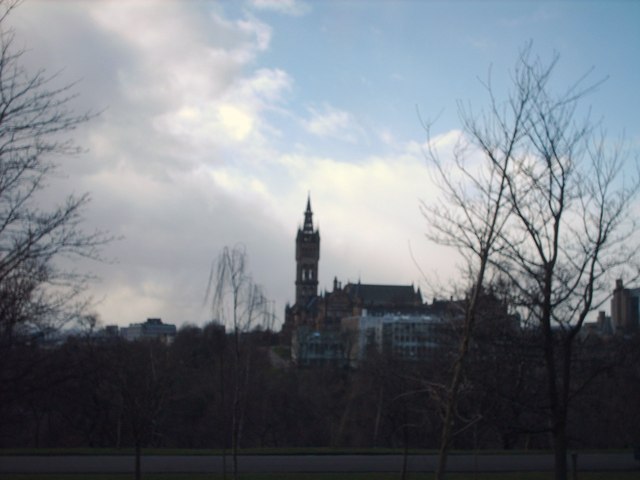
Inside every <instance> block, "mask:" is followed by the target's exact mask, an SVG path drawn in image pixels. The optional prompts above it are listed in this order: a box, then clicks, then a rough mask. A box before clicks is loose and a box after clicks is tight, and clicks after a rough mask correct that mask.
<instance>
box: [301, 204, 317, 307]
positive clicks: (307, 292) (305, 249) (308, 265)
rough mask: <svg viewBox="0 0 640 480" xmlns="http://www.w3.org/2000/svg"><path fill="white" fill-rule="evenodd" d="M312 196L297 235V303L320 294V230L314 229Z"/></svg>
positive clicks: (305, 301)
mask: <svg viewBox="0 0 640 480" xmlns="http://www.w3.org/2000/svg"><path fill="white" fill-rule="evenodd" d="M312 217H313V213H312V212H311V196H309V197H307V210H306V211H305V212H304V225H303V226H302V228H299V229H298V235H297V236H296V304H297V305H300V306H304V305H307V304H308V303H309V300H311V299H312V298H314V297H316V296H317V295H318V260H320V232H319V231H318V230H314V229H313V219H312Z"/></svg>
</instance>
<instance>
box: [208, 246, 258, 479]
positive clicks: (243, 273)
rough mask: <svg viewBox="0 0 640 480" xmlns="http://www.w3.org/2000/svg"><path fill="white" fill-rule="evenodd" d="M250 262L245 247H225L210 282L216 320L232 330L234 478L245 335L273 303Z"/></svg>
mask: <svg viewBox="0 0 640 480" xmlns="http://www.w3.org/2000/svg"><path fill="white" fill-rule="evenodd" d="M247 262H248V257H247V252H246V250H245V248H244V246H242V245H236V246H235V247H234V248H228V247H225V248H224V249H223V250H222V252H221V254H220V256H219V257H218V259H217V261H216V263H215V266H214V268H213V269H212V271H211V277H210V280H209V290H210V291H212V311H213V315H214V318H216V319H217V320H218V321H219V322H221V324H222V325H225V326H228V327H229V328H230V329H231V337H232V342H231V346H230V347H231V349H232V352H233V356H232V359H233V364H232V365H231V369H232V375H233V377H232V378H233V391H232V392H231V393H232V398H233V406H232V408H231V449H232V455H233V476H234V478H237V475H238V448H239V445H240V440H241V435H242V426H243V421H244V409H245V404H246V394H247V390H248V384H249V375H250V366H251V353H252V350H251V348H248V347H249V345H247V344H246V342H243V339H244V338H248V337H246V336H245V335H243V334H246V333H247V332H249V330H251V329H252V328H255V327H256V326H258V325H259V324H263V323H266V322H269V321H270V312H269V311H268V307H269V303H268V302H267V300H266V298H265V296H264V294H263V292H262V289H261V288H260V287H259V286H258V285H256V284H255V283H254V282H253V280H252V278H251V276H250V274H249V269H248V265H247Z"/></svg>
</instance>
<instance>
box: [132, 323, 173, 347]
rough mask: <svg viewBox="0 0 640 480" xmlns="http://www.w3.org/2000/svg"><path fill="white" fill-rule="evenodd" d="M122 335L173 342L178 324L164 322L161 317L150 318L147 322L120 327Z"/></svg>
mask: <svg viewBox="0 0 640 480" xmlns="http://www.w3.org/2000/svg"><path fill="white" fill-rule="evenodd" d="M120 335H121V336H122V338H124V339H125V340H130V341H131V340H140V339H151V338H153V339H159V340H161V341H163V342H165V343H171V342H172V341H173V340H174V338H175V337H176V326H175V325H172V324H168V323H162V320H161V319H160V318H148V319H147V321H146V322H145V323H131V324H129V326H128V327H123V328H121V329H120Z"/></svg>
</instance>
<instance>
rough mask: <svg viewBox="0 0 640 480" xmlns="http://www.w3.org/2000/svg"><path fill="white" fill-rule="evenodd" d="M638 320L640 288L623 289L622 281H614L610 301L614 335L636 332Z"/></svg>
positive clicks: (639, 315) (639, 313) (639, 316)
mask: <svg viewBox="0 0 640 480" xmlns="http://www.w3.org/2000/svg"><path fill="white" fill-rule="evenodd" d="M639 318H640V288H625V287H624V286H623V284H622V279H618V280H616V288H615V290H614V291H613V298H612V299H611V324H612V327H613V329H614V332H615V333H621V334H629V333H635V332H637V331H638V319H639Z"/></svg>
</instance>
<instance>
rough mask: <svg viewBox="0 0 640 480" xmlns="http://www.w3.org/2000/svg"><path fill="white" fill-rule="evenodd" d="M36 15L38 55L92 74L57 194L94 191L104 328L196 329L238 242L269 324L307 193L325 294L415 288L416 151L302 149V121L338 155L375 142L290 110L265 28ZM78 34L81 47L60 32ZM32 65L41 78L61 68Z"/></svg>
mask: <svg viewBox="0 0 640 480" xmlns="http://www.w3.org/2000/svg"><path fill="white" fill-rule="evenodd" d="M25 5H29V4H25ZM37 5H45V6H46V8H45V10H46V9H50V10H52V11H54V12H55V15H54V18H55V19H56V24H55V29H54V30H51V31H49V30H46V31H45V30H44V29H43V28H40V27H39V26H40V25H47V23H46V22H45V23H41V22H40V20H41V19H42V15H43V14H42V13H41V12H40V10H39V9H38V8H35V7H33V8H29V9H27V10H25V15H28V16H29V18H31V19H39V20H38V21H33V23H32V27H31V28H32V29H33V30H32V34H31V37H30V38H31V39H32V40H33V41H34V42H35V44H34V45H31V46H33V47H34V49H35V50H38V48H39V47H41V46H42V44H38V43H37V41H36V40H37V39H38V38H40V40H41V41H42V42H46V43H47V44H48V45H50V48H51V50H52V51H60V52H64V51H67V52H69V51H71V52H73V54H72V55H69V57H68V58H67V61H69V62H70V66H71V70H72V71H74V72H80V71H82V69H86V70H87V71H89V72H94V70H95V71H98V72H101V75H93V74H92V75H90V76H89V77H88V78H87V81H85V82H83V83H82V84H81V87H82V90H83V91H82V92H81V93H82V94H83V97H84V98H85V100H84V101H85V102H87V104H92V105H99V106H102V105H105V104H106V105H107V106H108V108H107V110H106V111H105V112H104V113H103V114H102V115H101V116H100V117H99V118H97V119H96V120H94V121H92V122H90V123H89V124H87V125H86V126H85V127H83V128H82V129H79V130H78V131H77V132H75V135H77V138H78V140H79V143H81V144H82V145H84V146H86V147H87V148H88V149H89V151H88V152H87V153H84V154H82V155H81V156H79V157H78V158H77V159H74V160H66V161H65V162H66V163H65V164H64V165H63V170H64V172H65V173H68V174H69V178H68V179H66V180H65V181H64V182H61V183H60V185H59V187H56V188H59V190H58V191H59V192H61V193H66V192H68V191H89V192H91V194H92V197H93V202H92V203H91V205H90V206H89V208H88V210H87V226H88V228H89V229H92V228H94V227H97V228H101V229H108V230H109V231H110V232H111V233H113V234H114V235H115V236H119V237H122V240H121V241H118V242H115V243H114V244H113V245H111V246H110V247H109V248H108V249H107V251H106V252H105V256H106V257H108V258H112V259H114V260H115V262H114V263H107V264H99V265H91V267H90V268H91V270H92V271H94V272H95V273H96V274H97V275H99V276H100V277H101V278H102V281H101V282H100V283H99V284H97V285H96V286H95V287H94V289H93V290H92V293H93V295H94V297H95V298H96V299H98V300H100V303H99V304H98V305H97V307H96V308H97V310H98V313H99V314H100V315H101V317H102V319H103V321H104V322H105V323H118V324H121V325H125V324H128V323H131V322H140V321H143V320H144V318H146V317H150V316H159V317H162V318H163V319H164V320H165V321H168V322H175V323H181V322H184V321H190V322H195V323H202V322H204V321H206V320H208V319H209V315H210V312H209V310H208V309H207V308H206V306H203V300H204V293H205V290H206V283H207V279H208V275H209V268H210V265H211V261H212V260H213V259H214V258H216V256H217V254H218V252H219V251H220V250H221V248H222V247H223V246H225V245H234V244H236V243H238V242H242V243H244V244H245V245H246V247H247V251H248V252H249V255H250V268H251V270H252V272H253V274H254V277H255V280H256V281H257V282H258V283H261V284H263V285H264V286H265V288H266V291H267V295H268V296H270V297H271V298H274V299H275V300H276V301H277V304H276V313H277V314H278V315H279V316H281V315H282V311H283V307H284V303H285V302H286V301H291V300H293V297H294V286H293V281H294V272H295V264H294V251H293V245H294V238H295V232H296V227H297V224H298V223H299V222H300V221H301V220H302V212H303V209H304V206H305V201H306V196H307V192H308V191H311V194H312V203H313V207H314V210H315V212H316V216H315V217H314V219H315V221H316V222H317V223H319V224H320V227H321V232H322V260H321V265H320V275H321V282H322V283H321V285H322V286H330V285H331V279H332V278H333V276H334V275H337V276H338V277H340V278H342V279H343V280H349V279H351V280H356V277H358V276H360V275H361V276H362V280H363V281H368V282H388V283H410V282H412V281H414V280H418V279H419V273H418V271H417V269H416V268H415V266H414V265H413V264H412V261H411V257H410V254H409V250H408V242H409V241H410V242H412V243H414V244H415V245H416V253H417V254H418V255H419V254H420V252H421V249H420V247H419V245H424V239H423V232H424V224H423V221H422V219H421V217H420V214H419V210H418V199H419V198H424V197H427V198H428V197H429V196H430V195H432V192H433V189H432V188H431V186H430V183H429V179H428V174H427V173H428V172H427V169H426V167H425V162H424V159H423V156H422V150H421V148H422V146H421V145H420V144H419V143H416V142H410V143H405V144H400V143H398V140H397V139H396V137H395V136H394V132H393V131H390V130H386V131H384V132H383V134H382V138H383V140H384V142H385V143H384V144H383V146H384V153H380V154H378V155H368V154H364V153H361V152H358V151H356V149H355V148H354V149H353V161H351V162H344V161H341V160H340V159H339V158H340V156H341V152H340V150H339V149H335V150H334V149H333V148H331V149H327V151H326V154H325V155H322V156H320V155H313V154H309V153H308V151H309V148H310V146H309V144H305V143H304V141H305V138H300V139H299V138H297V137H295V136H293V135H295V134H298V135H299V134H300V133H301V132H300V126H302V129H303V130H304V131H305V132H308V133H310V134H311V135H313V136H314V137H317V138H319V139H337V140H341V141H342V142H347V143H349V144H351V145H357V144H358V143H364V142H363V140H367V139H368V138H369V137H376V138H377V135H372V134H371V133H370V132H369V131H368V130H367V129H366V128H364V127H363V126H362V125H360V122H359V121H358V118H356V117H355V116H354V115H353V114H352V113H350V112H347V111H345V110H342V109H339V108H336V107H334V106H332V105H331V104H329V103H325V104H321V105H320V106H314V107H311V108H308V109H307V110H306V112H305V113H306V116H305V117H304V118H301V116H300V114H299V113H298V112H297V111H296V109H295V105H293V106H292V105H291V104H290V102H292V91H293V89H294V88H293V87H294V85H295V81H296V79H295V78H293V77H292V76H291V74H290V73H289V72H287V71H286V70H284V69H283V68H279V67H277V66H273V65H269V64H267V63H265V62H262V61H261V60H262V58H263V57H262V55H263V54H264V53H265V52H266V51H267V50H268V49H269V48H270V40H271V35H272V31H271V27H270V26H268V25H266V24H265V23H263V22H262V21H260V20H258V19H256V18H253V17H251V16H250V15H246V14H244V13H241V14H240V15H244V16H241V17H240V18H230V16H229V15H225V14H224V12H223V9H222V8H221V7H219V6H218V5H217V4H213V6H210V5H208V4H207V8H208V9H209V10H208V11H204V12H203V10H202V9H199V8H195V7H194V5H200V4H195V3H193V2H160V3H155V2H140V3H137V2H80V3H77V4H72V5H73V8H72V7H68V8H67V7H64V8H59V7H58V6H57V4H54V3H51V4H50V3H47V2H45V3H44V4H37ZM49 5H51V6H49ZM62 5H67V4H62ZM70 5H71V4H70ZM296 5H297V4H296ZM79 19H82V22H79V23H78V20H79ZM75 25H82V35H83V38H78V37H75V36H73V35H66V36H65V35H63V32H74V31H75V30H74V29H75V28H76V27H75ZM51 28H53V27H51ZM34 32H35V33H34ZM38 35H40V37H38ZM83 48H86V49H87V50H86V51H84V50H83ZM265 57H266V56H265ZM40 60H41V61H42V62H44V63H43V64H42V65H41V66H44V67H46V68H47V69H48V70H50V71H57V70H58V69H59V67H60V65H59V64H56V63H54V64H47V63H46V61H47V59H46V58H45V57H42V58H41V59H40ZM57 60H59V58H57ZM103 64H107V65H108V68H105V67H104V66H103ZM96 69H97V70H96ZM303 102H304V100H303ZM303 105H304V103H303ZM292 131H293V132H295V133H294V134H292V133H291V132H292ZM302 133H304V132H302ZM302 137H306V136H305V135H302ZM283 139H284V140H283ZM327 143H329V144H332V145H333V144H334V143H335V142H327ZM388 252H393V255H391V254H387V253H388ZM441 257H442V258H444V256H441ZM398 259H400V260H398ZM438 261H440V260H438ZM442 261H443V262H444V260H442ZM429 267H431V268H433V269H441V268H449V266H448V265H444V263H443V264H435V263H434V264H433V265H430V266H429Z"/></svg>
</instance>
